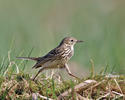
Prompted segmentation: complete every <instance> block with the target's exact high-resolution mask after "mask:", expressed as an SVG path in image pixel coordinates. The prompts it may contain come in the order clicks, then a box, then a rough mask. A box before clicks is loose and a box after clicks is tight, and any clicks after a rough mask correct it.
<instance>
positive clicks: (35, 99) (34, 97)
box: [32, 93, 54, 100]
mask: <svg viewBox="0 0 125 100" xmlns="http://www.w3.org/2000/svg"><path fill="white" fill-rule="evenodd" d="M38 96H39V97H40V98H42V99H44V100H54V99H51V98H48V97H45V96H42V95H40V94H39V93H33V94H32V100H38V99H37V97H38Z"/></svg>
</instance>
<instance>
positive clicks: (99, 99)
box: [97, 92, 110, 100]
mask: <svg viewBox="0 0 125 100" xmlns="http://www.w3.org/2000/svg"><path fill="white" fill-rule="evenodd" d="M109 95H110V92H109V93H107V94H105V95H103V96H101V97H99V98H98V99H97V100H102V98H106V97H108V96H109Z"/></svg>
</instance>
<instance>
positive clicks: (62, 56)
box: [17, 37, 83, 80]
mask: <svg viewBox="0 0 125 100" xmlns="http://www.w3.org/2000/svg"><path fill="white" fill-rule="evenodd" d="M79 42H83V41H81V40H77V39H75V38H74V37H66V38H64V39H63V40H62V41H61V43H60V44H59V45H58V46H57V47H56V48H54V49H53V50H51V51H50V52H49V53H48V54H46V55H45V56H43V57H37V58H36V57H17V58H20V59H27V60H34V61H36V62H37V63H36V64H35V65H34V66H33V67H32V68H41V69H40V70H39V71H38V73H37V74H36V75H35V77H34V78H33V80H35V78H36V77H37V76H38V74H39V73H40V72H42V71H43V70H45V69H51V68H66V71H67V72H68V74H69V75H71V76H73V77H76V76H74V75H73V74H72V73H71V71H70V70H69V67H68V64H67V63H68V61H69V60H70V58H71V57H72V56H73V54H74V45H75V44H76V43H79ZM76 78H77V77H76Z"/></svg>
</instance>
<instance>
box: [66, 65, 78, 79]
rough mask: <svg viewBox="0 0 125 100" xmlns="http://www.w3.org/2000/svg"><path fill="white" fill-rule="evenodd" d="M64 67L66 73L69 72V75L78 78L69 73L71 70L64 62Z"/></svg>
mask: <svg viewBox="0 0 125 100" xmlns="http://www.w3.org/2000/svg"><path fill="white" fill-rule="evenodd" d="M65 68H66V71H67V72H68V74H69V75H70V76H73V77H75V78H77V79H79V78H78V77H76V76H75V75H73V74H72V73H71V71H70V69H69V67H68V65H67V64H65Z"/></svg>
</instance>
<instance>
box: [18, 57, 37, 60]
mask: <svg viewBox="0 0 125 100" xmlns="http://www.w3.org/2000/svg"><path fill="white" fill-rule="evenodd" d="M16 58H17V59H24V60H34V61H38V58H36V57H16Z"/></svg>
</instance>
